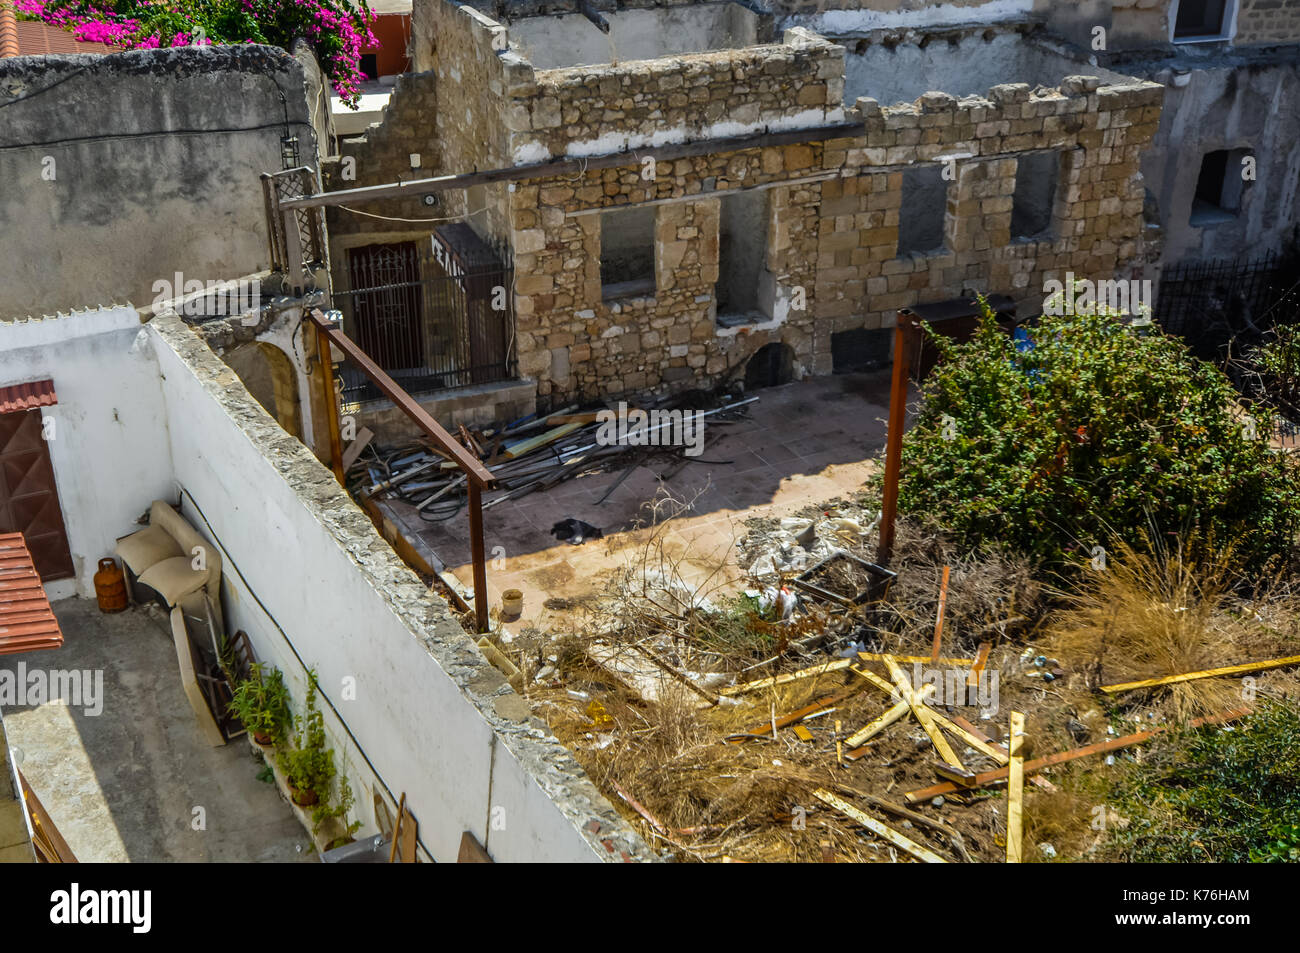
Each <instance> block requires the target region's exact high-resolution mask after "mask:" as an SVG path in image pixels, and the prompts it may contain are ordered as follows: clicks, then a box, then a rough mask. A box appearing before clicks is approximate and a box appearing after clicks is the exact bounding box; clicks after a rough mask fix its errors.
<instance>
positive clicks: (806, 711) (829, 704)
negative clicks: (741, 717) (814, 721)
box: [727, 685, 866, 745]
mask: <svg viewBox="0 0 1300 953" xmlns="http://www.w3.org/2000/svg"><path fill="white" fill-rule="evenodd" d="M865 687H866V686H865V685H856V686H853V687H851V688H849V689H847V690H845V691H842V692H840V693H839V694H838V695H827V696H826V697H825V698H819V699H817V700H816V701H815V702H813V703H812V704H811V705H804V706H803V707H802V708H800V709H798V710H797V711H792V712H790V713H789V714H788V715H782V716H781V717H780V718H778V719H777V720H776V727H777V728H778V729H780V728H785V727H786V726H787V725H793V724H794V723H795V722H799V721H803V720H804V719H805V718H807V717H808V716H809V715H815V714H816V713H817V712H819V711H825V710H826V709H828V708H833V707H835V706H836V705H838V704H839V703H840V702H842V701H844V700H845V699H848V698H851V697H852V696H854V695H856V694H858V692H860V691H862V689H863V688H865ZM771 730H772V722H771V721H765V722H763V723H762V724H761V725H755V726H754V727H753V728H751V729H749V731H748V732H746V733H745V734H740V735H733V736H732V737H730V738H728V739H727V743H728V744H733V745H734V744H740V743H741V742H742V741H746V740H748V739H749V737H750V736H753V735H766V734H769V733H770V732H771Z"/></svg>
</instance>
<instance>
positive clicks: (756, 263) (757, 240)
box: [716, 189, 769, 317]
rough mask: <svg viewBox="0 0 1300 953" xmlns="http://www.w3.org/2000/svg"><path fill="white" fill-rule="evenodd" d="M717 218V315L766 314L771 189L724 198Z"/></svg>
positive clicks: (754, 190)
mask: <svg viewBox="0 0 1300 953" xmlns="http://www.w3.org/2000/svg"><path fill="white" fill-rule="evenodd" d="M720 204H721V209H720V212H719V218H718V285H717V292H716V294H717V301H718V315H719V316H720V317H722V316H728V317H730V316H735V317H741V316H747V315H753V314H757V313H759V312H761V311H763V310H764V309H763V307H762V298H763V295H762V294H761V291H762V288H763V285H764V281H763V277H764V275H763V272H764V270H765V265H766V263H767V230H768V214H769V212H768V209H769V206H768V190H766V189H753V190H748V191H745V192H734V193H732V194H729V195H723V196H722V198H721V203H720Z"/></svg>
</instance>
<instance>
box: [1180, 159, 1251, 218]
mask: <svg viewBox="0 0 1300 953" xmlns="http://www.w3.org/2000/svg"><path fill="white" fill-rule="evenodd" d="M1253 158H1254V153H1253V152H1252V151H1251V150H1250V149H1217V150H1215V151H1214V152H1207V153H1206V154H1205V157H1204V158H1202V159H1201V171H1200V174H1199V175H1198V176H1197V178H1196V194H1195V196H1194V197H1193V199H1192V215H1191V220H1190V224H1192V225H1200V226H1205V225H1215V224H1218V223H1219V222H1228V221H1231V220H1232V219H1234V218H1236V217H1237V214H1238V213H1239V212H1240V211H1241V202H1242V198H1243V197H1244V195H1245V191H1246V185H1247V183H1248V181H1249V178H1248V176H1249V174H1250V170H1251V167H1252V166H1253V164H1254V163H1253V161H1251V160H1253Z"/></svg>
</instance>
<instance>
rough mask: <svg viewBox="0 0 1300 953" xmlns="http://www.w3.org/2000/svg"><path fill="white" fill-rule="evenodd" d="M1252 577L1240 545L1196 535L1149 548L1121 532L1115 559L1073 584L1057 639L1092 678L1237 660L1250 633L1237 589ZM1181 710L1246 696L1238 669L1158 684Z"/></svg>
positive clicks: (1124, 677)
mask: <svg viewBox="0 0 1300 953" xmlns="http://www.w3.org/2000/svg"><path fill="white" fill-rule="evenodd" d="M1241 582H1242V579H1241V575H1240V573H1239V571H1238V569H1237V567H1236V561H1235V559H1234V550H1233V547H1232V546H1231V545H1229V546H1225V547H1222V548H1215V547H1213V546H1212V545H1207V544H1204V543H1203V542H1202V541H1201V540H1199V539H1196V538H1190V537H1189V538H1186V539H1180V540H1179V541H1178V542H1177V544H1176V545H1174V546H1172V547H1167V546H1164V545H1161V544H1158V543H1157V544H1154V545H1148V546H1146V547H1144V548H1143V549H1141V550H1138V549H1135V548H1134V547H1133V546H1130V545H1128V544H1127V543H1123V542H1117V543H1115V544H1114V549H1113V550H1112V551H1111V553H1110V554H1109V556H1108V558H1107V560H1106V568H1105V569H1104V570H1100V571H1091V572H1089V573H1088V574H1087V575H1086V576H1084V577H1083V582H1082V584H1081V586H1080V588H1079V589H1078V590H1077V591H1075V592H1073V593H1066V594H1064V599H1065V602H1066V604H1067V606H1068V608H1066V609H1065V610H1064V611H1063V612H1062V613H1060V615H1058V616H1057V618H1056V619H1055V620H1054V622H1053V624H1052V626H1051V630H1050V632H1049V634H1048V639H1047V644H1048V645H1049V646H1050V647H1051V648H1052V650H1053V651H1054V652H1055V653H1056V654H1058V655H1059V656H1060V657H1062V658H1070V659H1073V660H1075V666H1076V668H1081V669H1084V670H1085V671H1086V672H1087V674H1088V680H1089V682H1090V684H1091V686H1092V687H1096V686H1098V685H1101V684H1107V683H1109V684H1114V683H1117V682H1130V681H1140V680H1143V679H1149V678H1160V677H1163V676H1168V675H1180V674H1184V673H1188V672H1197V671H1201V670H1204V669H1209V668H1216V667H1220V666H1224V665H1231V664H1233V663H1235V662H1238V661H1245V659H1242V658H1240V657H1239V656H1240V655H1241V651H1242V650H1241V648H1240V646H1242V645H1244V644H1246V643H1248V642H1249V641H1250V640H1251V639H1250V635H1251V633H1250V631H1249V627H1248V626H1247V625H1246V624H1245V623H1244V622H1243V620H1242V617H1241V614H1240V612H1239V611H1236V610H1237V600H1236V598H1235V596H1234V594H1233V593H1234V589H1236V588H1237V587H1238V586H1239V585H1240V583H1241ZM1151 691H1152V692H1156V693H1161V694H1162V695H1164V696H1166V697H1167V699H1168V706H1169V708H1170V710H1171V712H1172V714H1173V715H1174V716H1175V717H1176V718H1178V719H1179V720H1186V719H1189V718H1193V717H1196V716H1198V715H1207V714H1213V713H1215V712H1219V711H1222V710H1224V709H1225V708H1229V707H1231V706H1232V703H1233V702H1234V701H1237V700H1239V686H1238V684H1237V683H1236V682H1235V681H1232V680H1229V679H1198V680H1196V681H1191V682H1183V683H1179V684H1176V685H1169V686H1162V687H1158V688H1155V689H1152V690H1151Z"/></svg>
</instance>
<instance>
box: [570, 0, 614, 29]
mask: <svg viewBox="0 0 1300 953" xmlns="http://www.w3.org/2000/svg"><path fill="white" fill-rule="evenodd" d="M578 12H579V13H581V14H582V15H583V16H584V17H586V18H587V19H588V20H590V21H591V22H592V23H594V24H596V29H597V30H599V31H600V32H601V33H608V32H609V21H608V20H606V19H605V18H604V17H602V16H601V15H600V14H599V13H597V12H596V8H595V7H593V6H592V5H591V4H590V3H588V2H587V0H578Z"/></svg>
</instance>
